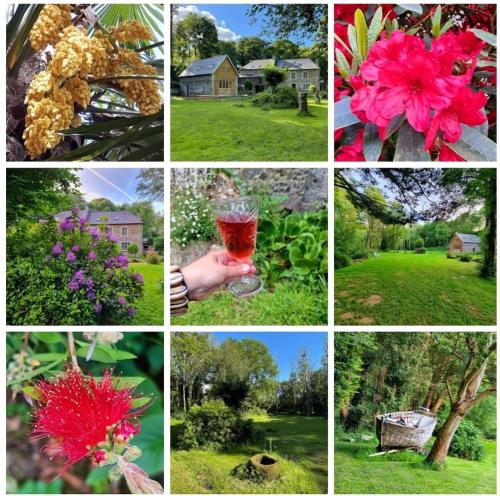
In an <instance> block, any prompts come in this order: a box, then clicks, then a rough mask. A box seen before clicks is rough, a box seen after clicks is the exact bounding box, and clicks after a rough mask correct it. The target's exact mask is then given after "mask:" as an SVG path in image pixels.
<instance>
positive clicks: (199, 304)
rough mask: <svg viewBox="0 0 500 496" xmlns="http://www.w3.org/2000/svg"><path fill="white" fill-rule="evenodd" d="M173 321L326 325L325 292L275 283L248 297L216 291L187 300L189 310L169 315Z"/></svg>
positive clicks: (184, 322) (193, 323) (211, 323)
mask: <svg viewBox="0 0 500 496" xmlns="http://www.w3.org/2000/svg"><path fill="white" fill-rule="evenodd" d="M171 323H172V324H173V325H190V326H193V325H309V326H313V325H327V323H328V302H327V296H326V293H317V292H312V291H310V290H308V289H307V288H294V287H291V286H288V285H278V286H277V287H276V288H275V289H274V290H273V292H270V291H267V290H265V289H264V290H262V291H261V292H260V293H259V294H257V295H256V296H253V297H251V298H238V297H235V296H233V295H232V294H231V293H230V292H229V291H218V292H216V293H214V294H213V295H211V296H209V297H208V298H207V299H206V300H203V301H194V302H191V303H190V304H189V312H188V313H187V314H186V315H184V316H182V317H175V318H172V320H171Z"/></svg>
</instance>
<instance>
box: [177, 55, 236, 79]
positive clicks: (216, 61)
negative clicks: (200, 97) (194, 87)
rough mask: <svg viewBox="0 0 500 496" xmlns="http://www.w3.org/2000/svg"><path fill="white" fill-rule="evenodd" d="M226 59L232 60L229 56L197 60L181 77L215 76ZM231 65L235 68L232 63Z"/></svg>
mask: <svg viewBox="0 0 500 496" xmlns="http://www.w3.org/2000/svg"><path fill="white" fill-rule="evenodd" d="M226 58H228V59H229V62H231V59H230V58H229V57H228V56H227V55H216V56H215V57H210V58H209V59H202V60H195V61H194V62H191V64H189V65H188V66H187V67H186V68H185V69H184V70H183V71H182V72H181V73H180V74H179V77H188V76H205V75H207V74H213V73H214V72H215V71H216V69H217V67H219V66H220V65H221V64H222V62H224V60H225V59H226ZM231 65H232V66H233V67H234V64H233V63H232V62H231ZM234 70H235V71H236V67H234ZM236 72H238V71H236Z"/></svg>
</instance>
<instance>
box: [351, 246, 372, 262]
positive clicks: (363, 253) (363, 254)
mask: <svg viewBox="0 0 500 496" xmlns="http://www.w3.org/2000/svg"><path fill="white" fill-rule="evenodd" d="M350 256H351V258H352V259H353V260H365V259H366V258H368V251H367V250H365V249H363V248H359V249H358V250H355V251H353V252H352V253H351V254H350Z"/></svg>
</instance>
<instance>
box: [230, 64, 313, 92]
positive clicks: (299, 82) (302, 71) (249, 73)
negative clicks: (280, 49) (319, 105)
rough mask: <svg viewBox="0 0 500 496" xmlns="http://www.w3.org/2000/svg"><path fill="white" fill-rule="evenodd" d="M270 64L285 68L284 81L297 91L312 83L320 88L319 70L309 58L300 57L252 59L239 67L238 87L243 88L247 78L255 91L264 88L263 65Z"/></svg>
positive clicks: (304, 89) (306, 88) (306, 87)
mask: <svg viewBox="0 0 500 496" xmlns="http://www.w3.org/2000/svg"><path fill="white" fill-rule="evenodd" d="M270 65H273V66H276V67H280V68H282V69H285V70H286V71H287V73H288V76H287V79H286V80H285V81H284V83H286V84H288V85H289V86H291V87H292V88H295V89H296V90H297V91H308V90H309V86H310V85H311V84H312V85H314V86H315V87H316V88H317V89H318V90H319V89H320V82H321V81H320V70H319V66H318V65H317V64H315V63H314V62H313V61H312V60H311V59H310V58H301V59H278V58H276V57H273V58H272V59H262V60H252V61H251V62H249V63H248V64H246V65H244V66H243V67H240V69H239V74H240V76H239V83H238V84H239V87H240V88H243V87H244V85H245V81H246V80H249V81H251V82H252V83H253V86H254V90H255V91H257V92H258V91H262V90H264V89H265V81H264V78H263V69H264V67H269V66H270Z"/></svg>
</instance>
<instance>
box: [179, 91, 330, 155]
mask: <svg viewBox="0 0 500 496" xmlns="http://www.w3.org/2000/svg"><path fill="white" fill-rule="evenodd" d="M308 104H309V110H310V112H311V114H312V116H311V117H301V116H299V115H298V109H272V110H269V111H263V110H262V109H260V108H258V107H254V106H253V105H252V104H251V103H250V101H249V100H248V99H239V100H233V99H229V100H184V99H181V98H173V99H172V100H171V111H170V112H171V114H170V115H171V132H170V136H171V137H170V149H171V158H172V160H174V161H183V160H184V161H186V160H189V161H200V160H205V161H206V160H209V161H234V162H236V161H261V160H267V161H269V160H272V161H289V162H290V161H309V162H317V161H326V160H327V159H328V105H327V102H326V101H322V103H321V104H320V105H316V104H315V103H314V100H313V99H309V102H308Z"/></svg>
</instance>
